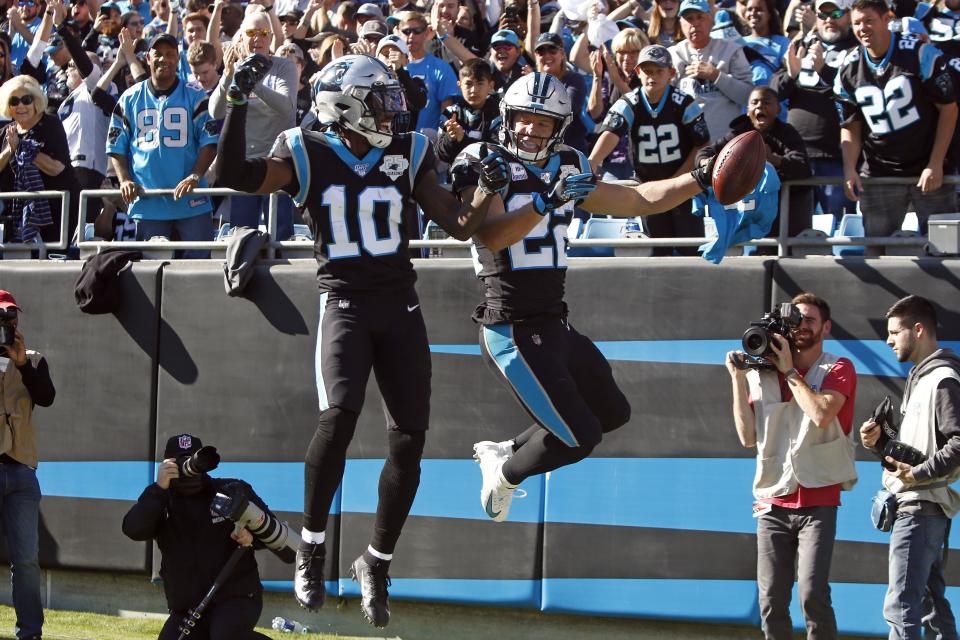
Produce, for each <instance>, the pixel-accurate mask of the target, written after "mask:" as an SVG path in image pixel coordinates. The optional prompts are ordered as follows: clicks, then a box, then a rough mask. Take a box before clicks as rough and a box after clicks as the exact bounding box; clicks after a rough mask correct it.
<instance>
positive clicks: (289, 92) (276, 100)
mask: <svg viewBox="0 0 960 640" xmlns="http://www.w3.org/2000/svg"><path fill="white" fill-rule="evenodd" d="M281 60H283V62H282V63H278V61H277V59H276V57H274V61H273V63H274V69H275V70H276V74H275V75H273V78H274V81H273V82H272V83H271V84H270V85H269V86H268V85H266V84H264V83H263V82H261V83H260V84H258V85H257V87H256V89H254V93H255V94H256V95H257V97H258V98H260V99H261V100H263V102H264V104H266V105H267V106H268V107H270V108H271V109H273V110H274V111H276V112H277V113H278V114H279V115H278V116H277V117H279V118H288V117H292V116H293V114H294V113H295V112H296V110H297V66H296V65H295V64H293V63H292V62H290V61H289V60H287V59H285V58H281ZM218 88H219V87H218Z"/></svg>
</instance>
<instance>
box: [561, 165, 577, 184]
mask: <svg viewBox="0 0 960 640" xmlns="http://www.w3.org/2000/svg"><path fill="white" fill-rule="evenodd" d="M579 174H580V169H578V168H577V167H575V166H573V165H572V164H565V165H563V166H561V167H560V176H559V177H558V180H563V179H564V178H566V177H567V176H575V175H579Z"/></svg>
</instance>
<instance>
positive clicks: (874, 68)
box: [834, 0, 957, 255]
mask: <svg viewBox="0 0 960 640" xmlns="http://www.w3.org/2000/svg"><path fill="white" fill-rule="evenodd" d="M850 17H851V24H852V26H853V34H854V36H856V38H857V40H858V41H859V42H860V44H861V46H860V47H857V48H856V49H851V50H850V51H849V53H848V54H847V56H846V58H845V59H844V62H843V64H842V66H841V67H840V71H839V72H838V73H837V77H836V82H835V83H834V93H835V94H836V97H837V107H838V109H839V112H840V124H841V127H842V130H841V143H840V144H841V151H842V153H843V173H844V188H845V190H846V194H847V197H848V198H850V199H852V200H857V199H859V200H860V210H861V211H862V212H863V223H864V230H865V232H866V235H867V236H889V235H890V234H891V233H893V232H894V231H895V230H897V229H898V228H899V227H900V223H901V221H902V220H903V217H904V214H905V213H906V211H907V207H908V204H909V203H910V202H912V203H913V205H914V207H915V208H916V211H917V218H918V219H919V220H920V225H921V233H926V221H927V218H928V217H929V216H930V214H932V213H940V212H944V211H954V210H955V209H956V205H955V201H956V194H955V192H954V189H953V186H952V185H944V184H943V174H944V171H945V170H946V169H949V167H948V168H945V167H944V164H945V157H946V154H947V150H948V148H949V145H950V139H951V136H952V135H953V129H954V125H955V124H956V121H957V104H956V91H955V89H954V83H953V79H952V78H951V77H950V72H949V71H947V68H946V65H945V63H944V59H943V55H942V54H941V53H940V51H939V49H937V48H936V47H935V46H934V45H932V44H930V43H924V42H922V41H920V40H917V39H915V38H911V37H907V36H903V35H900V34H897V33H891V32H890V29H889V27H888V26H887V18H888V17H889V16H888V11H887V5H886V3H885V2H884V0H856V2H854V4H853V7H852V8H851V11H850ZM861 150H862V152H863V166H862V168H861V172H862V175H863V176H864V177H881V176H899V177H911V178H916V177H917V176H919V179H918V181H917V183H916V185H915V186H914V185H912V184H911V185H868V186H867V187H864V185H863V183H862V182H861V181H860V175H859V174H858V173H857V162H858V161H859V160H860V154H861ZM868 253H869V254H873V255H878V254H880V253H882V249H881V248H876V247H871V248H870V249H868Z"/></svg>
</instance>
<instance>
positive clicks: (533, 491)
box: [341, 460, 544, 522]
mask: <svg viewBox="0 0 960 640" xmlns="http://www.w3.org/2000/svg"><path fill="white" fill-rule="evenodd" d="M420 467H421V475H420V489H419V490H418V491H417V498H416V500H414V502H413V508H412V509H411V511H410V515H414V516H425V517H437V518H464V519H470V520H486V519H487V516H486V514H485V513H484V511H483V507H481V506H480V484H481V476H480V466H479V465H477V463H476V462H474V461H473V460H423V461H422V462H421V464H420ZM382 468H383V460H347V470H346V472H345V473H344V474H343V501H342V505H341V509H342V510H343V512H345V513H346V512H355V513H374V512H375V511H376V510H377V497H378V493H377V487H378V482H379V481H380V470H381V469H382ZM543 486H544V478H543V476H536V477H534V478H530V479H529V480H527V481H526V482H524V483H523V485H522V488H523V490H524V491H526V492H527V496H526V497H525V498H518V497H514V500H513V505H512V506H511V507H510V518H509V519H510V521H511V522H540V521H541V520H542V519H543Z"/></svg>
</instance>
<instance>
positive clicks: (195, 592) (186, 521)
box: [122, 433, 276, 640]
mask: <svg viewBox="0 0 960 640" xmlns="http://www.w3.org/2000/svg"><path fill="white" fill-rule="evenodd" d="M197 452H200V456H202V458H201V462H200V463H199V464H200V465H204V463H205V465H206V466H201V467H200V468H199V469H193V468H192V467H189V469H192V470H193V471H195V472H196V471H199V472H200V473H197V474H196V475H192V476H191V475H186V474H184V473H182V472H181V469H184V468H185V465H184V463H185V461H190V459H191V456H195V454H197ZM204 454H206V455H204ZM200 456H197V457H195V458H193V461H196V460H197V458H200ZM219 460H220V455H219V454H218V453H217V452H216V449H214V448H213V447H203V443H202V442H201V441H200V438H198V437H197V436H195V435H191V434H189V433H182V434H179V435H175V436H172V437H170V438H169V439H168V440H167V443H166V446H164V449H163V460H162V461H161V462H160V464H159V465H157V476H156V481H155V482H153V483H151V484H150V485H149V486H147V487H146V488H145V489H144V490H143V492H142V493H141V494H140V497H139V498H138V499H137V502H136V503H134V505H133V506H131V507H130V509H129V511H127V513H126V514H125V515H124V517H123V525H122V528H123V533H124V535H126V536H127V537H128V538H130V539H131V540H137V541H148V540H155V541H156V543H157V547H158V548H159V549H160V575H161V576H162V577H163V592H164V596H165V597H166V600H167V609H169V611H170V616H169V617H168V618H167V620H166V622H164V625H163V628H162V629H161V630H160V634H159V636H158V637H157V640H177V639H178V638H180V637H183V636H181V635H180V632H181V627H182V625H183V622H184V619H185V617H186V616H188V615H189V614H188V612H189V611H190V610H192V609H194V608H195V607H196V606H197V605H198V604H200V601H201V600H202V599H203V598H204V596H205V595H206V593H207V591H208V590H209V589H210V588H211V585H213V584H214V581H215V580H216V579H217V578H218V574H219V573H220V570H221V569H223V567H224V565H225V564H226V563H227V561H228V560H229V559H230V557H231V556H232V555H233V554H234V551H236V549H237V546H238V545H242V546H244V547H251V546H252V547H253V549H254V550H260V549H263V548H264V545H263V543H262V542H261V541H260V540H259V539H256V538H255V537H254V536H253V535H252V534H251V532H250V531H249V530H248V529H247V528H239V529H238V528H236V526H235V524H234V522H233V521H232V520H230V519H228V518H226V517H223V516H221V515H218V513H219V512H215V511H214V510H213V509H212V508H211V504H212V503H213V502H214V499H215V498H216V497H217V495H218V494H222V495H224V496H231V497H232V496H242V497H243V498H245V499H246V500H248V501H249V503H251V504H253V505H256V507H258V508H259V509H260V510H262V511H263V512H265V513H267V514H268V515H270V516H271V517H273V518H275V517H276V516H274V515H273V513H272V512H271V511H270V509H269V507H267V505H266V504H265V503H264V501H263V500H262V499H261V498H260V496H258V495H257V494H256V492H254V490H253V488H252V487H251V486H250V485H249V484H247V483H246V482H243V481H242V480H238V479H235V478H218V477H211V476H210V475H208V473H207V471H208V470H209V471H212V470H213V469H208V467H213V468H216V466H217V464H218V463H219ZM221 581H222V582H221V583H220V586H219V588H218V589H217V591H216V595H215V596H214V598H213V599H212V600H211V601H210V604H209V606H207V607H206V609H204V610H203V612H202V613H201V615H200V616H199V618H193V622H194V624H195V627H194V628H193V629H192V630H191V632H190V634H189V637H190V638H207V639H209V640H240V639H243V640H266V639H267V636H265V635H263V634H261V633H258V632H256V631H254V626H255V625H256V623H257V620H258V618H259V617H260V612H261V611H262V609H263V585H262V584H261V582H260V572H259V568H258V566H257V560H256V557H255V554H254V553H253V551H252V550H248V551H247V552H246V553H244V554H243V555H241V556H240V558H239V560H238V561H237V564H236V566H235V567H234V568H233V570H232V571H230V573H229V574H228V575H227V576H226V577H223V578H221Z"/></svg>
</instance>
